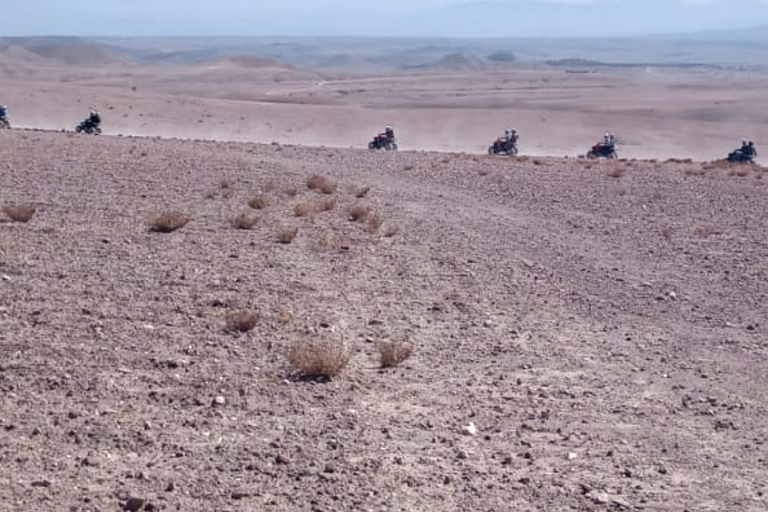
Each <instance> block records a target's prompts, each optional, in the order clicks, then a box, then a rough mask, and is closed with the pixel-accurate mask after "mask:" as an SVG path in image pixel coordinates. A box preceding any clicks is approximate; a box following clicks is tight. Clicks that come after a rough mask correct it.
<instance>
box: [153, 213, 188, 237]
mask: <svg viewBox="0 0 768 512" xmlns="http://www.w3.org/2000/svg"><path fill="white" fill-rule="evenodd" d="M189 220H190V219H189V217H188V216H186V215H185V214H183V213H181V212H178V211H170V212H164V213H161V214H159V215H156V216H155V217H153V218H152V219H150V221H149V229H150V231H155V232H157V233H170V232H172V231H176V230H177V229H181V228H183V227H184V226H186V225H187V223H188V222H189Z"/></svg>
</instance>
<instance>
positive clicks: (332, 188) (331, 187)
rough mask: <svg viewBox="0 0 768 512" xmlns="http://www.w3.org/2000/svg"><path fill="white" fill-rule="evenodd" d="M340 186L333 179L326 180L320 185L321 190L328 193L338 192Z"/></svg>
mask: <svg viewBox="0 0 768 512" xmlns="http://www.w3.org/2000/svg"><path fill="white" fill-rule="evenodd" d="M337 188H338V185H337V184H336V182H335V181H333V180H326V181H325V182H324V183H323V184H322V186H321V187H320V192H322V193H323V194H326V195H330V194H334V193H336V189H337Z"/></svg>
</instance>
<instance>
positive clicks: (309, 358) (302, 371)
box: [285, 340, 352, 380]
mask: <svg viewBox="0 0 768 512" xmlns="http://www.w3.org/2000/svg"><path fill="white" fill-rule="evenodd" d="M285 358H286V359H287V360H288V362H289V363H290V365H291V366H292V367H293V368H294V369H295V370H296V372H297V373H298V375H299V376H300V377H302V378H306V379H322V380H330V379H332V378H334V377H336V376H337V375H339V374H340V373H341V371H342V370H343V369H344V367H345V366H347V363H349V360H350V359H351V358H352V351H351V350H350V349H349V348H348V347H347V346H346V345H345V344H344V342H343V341H341V340H337V341H332V340H323V341H319V342H310V341H296V342H294V343H293V344H291V346H290V347H288V349H287V350H286V351H285Z"/></svg>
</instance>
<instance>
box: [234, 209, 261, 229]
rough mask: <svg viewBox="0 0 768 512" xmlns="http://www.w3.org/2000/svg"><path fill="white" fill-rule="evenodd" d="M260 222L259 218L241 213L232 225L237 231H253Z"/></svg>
mask: <svg viewBox="0 0 768 512" xmlns="http://www.w3.org/2000/svg"><path fill="white" fill-rule="evenodd" d="M258 222H259V218H258V217H257V216H255V215H248V214H247V213H241V214H240V215H238V216H237V217H235V218H234V219H233V220H232V224H233V225H234V226H235V227H236V228H237V229H251V228H252V227H253V226H255V225H256V223H258Z"/></svg>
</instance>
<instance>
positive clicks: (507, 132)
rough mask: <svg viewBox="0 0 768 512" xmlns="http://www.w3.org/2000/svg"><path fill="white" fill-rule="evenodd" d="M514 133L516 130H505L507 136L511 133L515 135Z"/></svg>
mask: <svg viewBox="0 0 768 512" xmlns="http://www.w3.org/2000/svg"><path fill="white" fill-rule="evenodd" d="M514 132H515V130H513V129H512V128H507V129H506V130H504V133H506V134H511V133H514Z"/></svg>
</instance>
